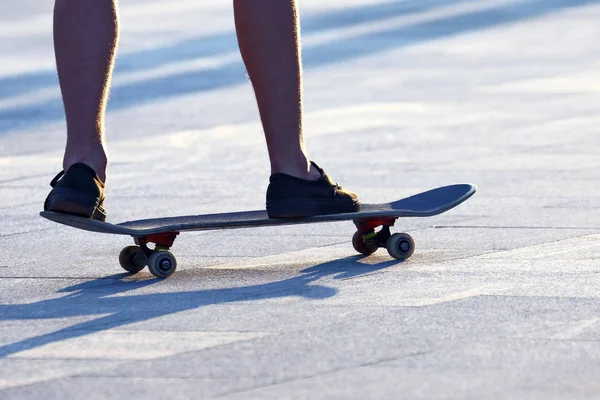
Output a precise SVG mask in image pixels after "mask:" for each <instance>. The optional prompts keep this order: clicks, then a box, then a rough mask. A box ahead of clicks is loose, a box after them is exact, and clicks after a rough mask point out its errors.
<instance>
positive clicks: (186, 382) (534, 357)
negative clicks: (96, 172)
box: [0, 0, 600, 399]
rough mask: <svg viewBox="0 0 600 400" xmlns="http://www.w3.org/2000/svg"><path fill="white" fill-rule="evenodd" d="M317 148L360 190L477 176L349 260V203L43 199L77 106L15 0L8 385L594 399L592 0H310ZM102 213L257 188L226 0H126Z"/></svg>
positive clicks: (595, 11) (93, 394)
mask: <svg viewBox="0 0 600 400" xmlns="http://www.w3.org/2000/svg"><path fill="white" fill-rule="evenodd" d="M301 8H302V11H303V13H304V14H303V17H304V18H303V26H302V28H303V33H304V69H305V117H306V121H305V132H306V140H307V144H308V148H309V150H310V156H311V157H312V158H314V159H315V160H317V161H318V162H319V163H320V164H322V166H323V167H325V169H326V170H327V171H328V173H329V174H330V175H331V176H332V177H333V178H334V179H335V180H336V181H337V182H339V183H340V184H342V185H343V186H344V187H348V188H351V189H353V190H356V191H357V192H358V193H359V194H360V196H361V198H362V199H363V201H365V202H371V203H374V202H385V201H391V200H395V199H398V198H401V197H403V196H407V195H411V194H413V193H415V192H419V191H422V190H426V189H430V188H433V187H436V186H441V185H446V184H449V183H459V182H474V183H476V184H477V185H478V187H479V190H478V193H477V194H476V195H475V196H474V197H473V198H472V199H470V200H469V201H468V202H466V203H465V204H463V205H461V206H460V207H458V208H457V209H455V210H452V211H451V212H449V213H446V214H443V215H440V216H437V217H435V218H429V219H406V220H401V221H399V222H398V223H397V224H396V227H395V228H394V229H395V231H397V232H400V231H406V232H409V233H410V234H411V235H413V237H414V238H415V240H416V243H417V251H416V252H415V254H414V256H413V257H412V258H411V259H409V260H407V261H406V262H397V261H394V260H392V259H390V257H389V256H388V255H387V254H386V252H385V250H384V249H380V250H379V251H378V252H377V253H376V254H374V255H372V256H370V257H367V258H365V257H362V256H357V255H356V254H355V252H354V250H353V249H352V246H351V243H350V238H351V236H352V234H353V233H354V227H353V226H352V224H350V223H348V224H345V223H333V224H322V225H304V226H302V225H299V226H293V227H277V228H269V229H264V228H261V229H241V230H231V231H217V232H209V233H206V232H199V233H192V234H188V235H181V237H180V238H178V239H177V242H176V243H175V246H174V247H173V251H174V252H175V253H176V255H177V257H178V260H179V263H180V266H179V270H178V272H177V273H176V274H175V275H174V276H172V277H171V278H170V279H167V280H158V279H155V278H153V277H152V276H151V275H150V274H149V273H148V272H147V271H143V272H140V273H139V274H136V275H132V276H129V275H126V274H124V273H122V271H121V269H120V267H119V266H118V262H117V255H118V252H119V251H120V250H121V248H122V247H124V246H125V245H128V244H130V241H131V240H130V239H129V238H127V237H113V236H108V235H96V234H92V233H88V232H80V231H75V230H73V229H70V228H67V227H62V226H58V225H54V224H52V223H50V222H49V221H46V220H43V219H41V218H40V217H39V216H38V212H39V211H40V209H41V208H42V204H43V201H44V198H45V196H46V194H47V192H48V190H49V186H48V183H49V181H50V180H51V179H52V178H53V177H54V175H55V174H56V173H57V172H58V171H60V169H61V152H62V146H63V144H64V120H63V119H64V117H63V110H62V105H61V103H60V91H59V88H58V84H57V78H56V73H55V71H54V56H53V46H52V35H51V24H52V23H51V20H52V18H51V12H52V6H51V4H49V3H45V4H41V3H40V4H38V2H34V1H31V0H23V1H20V2H14V3H11V4H10V5H6V6H3V8H2V12H0V21H2V22H1V23H0V45H1V46H0V48H1V49H2V50H0V222H1V224H0V245H1V248H2V257H1V259H0V397H1V398H2V399H4V398H6V399H41V398H43V399H54V398H56V399H70V398H73V399H76V398H77V399H78V398H80V397H81V394H82V393H85V395H86V397H89V398H90V399H94V398H99V399H100V398H107V397H110V398H115V399H120V398H127V399H129V398H138V397H148V398H165V399H176V398H182V399H187V398H231V399H240V398H243V399H253V398H257V399H269V398H277V399H279V398H290V399H293V398H298V399H303V398H311V399H312V398H326V399H335V398H340V399H342V398H343V399H353V398H356V399H363V398H374V399H375V398H378V399H388V398H389V399H397V398H407V399H463V398H464V399H466V398H488V399H509V398H510V399H512V398H519V399H589V398H595V397H598V393H600V387H598V383H597V379H596V377H597V376H598V373H599V372H600V365H599V364H598V363H597V360H598V357H599V354H600V348H599V347H598V338H599V337H600V322H599V321H600V319H599V318H600V309H599V306H598V304H599V303H598V296H599V292H598V287H599V284H600V282H599V279H600V278H599V276H598V269H599V267H600V236H599V235H600V215H599V212H600V189H599V188H598V185H597V183H598V181H599V179H600V173H599V172H598V171H599V167H600V160H599V159H598V157H597V149H598V145H599V144H600V143H599V137H600V136H598V132H597V130H598V129H597V127H598V126H599V125H600V117H599V115H598V112H597V110H598V108H599V107H600V104H599V103H600V102H599V97H598V92H599V90H600V86H599V85H598V78H599V74H598V71H597V64H598V62H599V61H600V58H599V57H600V56H599V54H600V52H599V51H598V50H600V43H599V42H598V40H597V38H598V35H599V34H600V32H599V30H600V28H599V25H598V24H597V21H598V17H599V16H600V5H599V3H598V1H595V0H557V1H552V2H548V1H538V0H531V1H530V0H469V1H457V2H453V3H452V4H450V3H448V2H442V1H440V0H425V1H420V2H415V1H385V2H384V1H373V0H351V1H344V2H343V3H342V2H339V1H329V2H326V3H324V2H322V1H317V0H303V2H302V4H301ZM121 15H122V25H121V26H122V42H121V46H120V52H119V57H118V60H117V67H116V71H115V79H114V87H113V90H112V93H111V100H110V107H109V109H110V111H109V113H108V118H107V133H108V135H107V136H108V144H109V152H110V157H111V165H110V169H109V174H110V175H109V181H108V186H107V207H108V212H109V220H110V221H114V222H117V221H125V220H130V219H136V218H147V217H149V216H158V215H160V216H173V215H181V214H197V213H214V212H223V211H237V210H251V209H258V208H262V207H264V200H265V198H264V191H265V189H266V186H267V183H268V175H269V172H270V171H269V163H268V160H267V152H266V149H265V145H264V138H263V135H262V132H261V128H260V124H259V120H258V115H257V110H256V105H255V103H254V97H253V93H252V89H251V87H250V85H249V83H248V81H247V78H246V76H245V73H244V72H245V71H244V68H243V64H242V63H241V60H240V58H239V55H238V51H237V48H236V41H235V33H234V26H233V20H232V11H231V5H230V4H226V3H223V2H220V1H217V0H205V1H202V2H197V1H193V0H176V1H171V2H162V1H159V0H151V1H141V0H131V1H128V2H123V4H121Z"/></svg>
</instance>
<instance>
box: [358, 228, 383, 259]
mask: <svg viewBox="0 0 600 400" xmlns="http://www.w3.org/2000/svg"><path fill="white" fill-rule="evenodd" d="M352 246H353V247H354V250H356V251H358V252H359V253H360V254H363V255H365V256H368V255H369V254H373V253H375V252H376V251H377V249H378V248H379V247H378V246H377V244H367V243H365V241H364V240H363V234H362V233H360V232H359V231H356V232H355V233H354V236H352Z"/></svg>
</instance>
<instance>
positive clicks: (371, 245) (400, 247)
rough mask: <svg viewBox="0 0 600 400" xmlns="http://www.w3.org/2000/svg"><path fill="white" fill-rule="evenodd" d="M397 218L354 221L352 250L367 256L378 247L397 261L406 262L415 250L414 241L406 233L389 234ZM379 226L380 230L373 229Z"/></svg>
mask: <svg viewBox="0 0 600 400" xmlns="http://www.w3.org/2000/svg"><path fill="white" fill-rule="evenodd" d="M396 219H397V218H373V219H362V220H354V221H353V222H354V225H356V229H357V231H356V233H355V234H354V236H353V237H352V246H353V247H354V250H356V251H358V252H359V253H361V254H363V255H365V256H368V255H370V254H373V253H374V252H375V251H377V249H379V248H380V247H384V248H387V251H388V253H389V254H390V255H391V256H392V257H394V258H395V259H397V260H406V259H407V258H409V257H410V256H411V255H412V254H413V252H414V250H415V241H414V240H413V238H412V237H411V236H410V235H409V234H408V233H394V234H392V233H391V232H390V227H391V226H394V223H395V222H396ZM380 226H381V230H380V231H379V232H376V231H375V229H377V228H378V227H380Z"/></svg>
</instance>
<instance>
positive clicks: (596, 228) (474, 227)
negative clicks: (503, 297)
mask: <svg viewBox="0 0 600 400" xmlns="http://www.w3.org/2000/svg"><path fill="white" fill-rule="evenodd" d="M432 228H434V229H452V228H457V229H551V230H552V229H556V230H580V231H581V230H593V231H600V227H569V226H501V225H489V226H477V225H433V226H432Z"/></svg>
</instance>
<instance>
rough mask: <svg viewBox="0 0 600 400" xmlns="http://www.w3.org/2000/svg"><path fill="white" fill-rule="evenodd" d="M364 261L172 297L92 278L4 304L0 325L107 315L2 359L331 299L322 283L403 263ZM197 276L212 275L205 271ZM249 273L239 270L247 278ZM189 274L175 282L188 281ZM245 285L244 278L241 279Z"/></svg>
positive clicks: (0, 354) (16, 348) (3, 351)
mask: <svg viewBox="0 0 600 400" xmlns="http://www.w3.org/2000/svg"><path fill="white" fill-rule="evenodd" d="M363 258H364V257H362V256H353V257H346V258H343V259H338V260H333V261H329V262H326V263H322V264H319V265H315V266H312V267H310V268H306V269H304V270H302V271H300V273H299V274H298V275H296V276H293V277H291V278H286V279H283V280H279V281H273V282H265V283H260V284H253V285H245V286H236V287H229V288H221V289H203V290H195V291H182V292H170V293H145V294H128V292H133V291H136V290H146V289H148V288H149V287H151V286H153V285H159V284H160V283H161V282H164V281H163V280H161V279H157V278H152V279H148V278H143V279H140V280H136V279H135V276H133V277H132V276H130V275H128V274H117V275H112V276H109V277H106V278H99V279H93V280H90V281H86V282H83V283H79V284H76V285H72V286H68V287H65V288H63V289H60V290H59V291H58V293H66V295H65V296H63V297H60V298H54V299H49V300H42V301H38V302H34V303H28V304H8V305H0V321H27V320H39V319H53V318H73V317H79V318H81V317H90V318H93V317H94V316H97V315H102V316H101V317H99V318H94V319H92V320H89V321H85V322H80V323H77V324H75V325H72V326H69V327H66V328H62V329H59V330H56V331H53V332H50V333H47V334H43V335H38V336H34V337H29V338H26V339H23V340H20V341H18V342H14V343H9V344H5V345H3V346H0V358H4V357H8V356H10V355H13V354H17V353H20V352H24V351H27V350H32V349H35V348H38V347H41V346H44V345H47V344H51V343H56V342H61V341H64V340H68V339H71V338H76V337H80V336H85V335H89V334H92V333H96V332H100V331H105V330H109V329H112V328H117V327H121V326H125V325H129V324H133V323H136V322H142V321H148V320H151V319H153V318H158V317H162V316H165V315H170V314H174V313H178V312H182V311H188V310H193V309H197V308H200V307H203V306H208V305H216V304H224V303H230V302H252V301H258V300H264V299H276V298H285V297H300V298H306V299H326V298H329V297H333V296H335V295H336V294H337V293H338V290H337V289H336V288H333V287H329V286H326V285H323V284H317V281H319V280H320V279H323V278H325V277H327V276H331V277H332V278H333V279H349V278H354V277H358V276H361V275H365V274H369V273H373V272H376V271H381V270H383V269H385V268H388V267H390V266H392V265H395V264H398V261H395V260H394V261H386V262H381V263H375V264H372V265H369V264H366V263H363V262H361V260H362V259H363ZM197 271H203V272H204V273H210V272H209V271H208V272H207V270H206V269H200V270H197ZM244 271H246V272H247V270H238V272H237V273H238V274H239V275H242V274H244V273H245V272H244ZM186 272H187V271H181V272H180V273H178V274H177V275H176V276H174V277H172V278H170V281H171V280H175V279H178V278H179V279H186V280H187V281H188V282H189V281H190V277H189V276H186V275H188V274H186ZM240 280H241V281H243V277H242V276H240Z"/></svg>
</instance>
